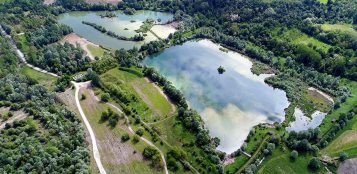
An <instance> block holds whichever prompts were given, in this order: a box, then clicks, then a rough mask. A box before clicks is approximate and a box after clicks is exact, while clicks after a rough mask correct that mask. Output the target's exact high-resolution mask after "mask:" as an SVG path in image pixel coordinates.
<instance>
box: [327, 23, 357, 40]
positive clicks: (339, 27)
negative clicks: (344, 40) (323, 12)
mask: <svg viewBox="0 0 357 174" xmlns="http://www.w3.org/2000/svg"><path fill="white" fill-rule="evenodd" d="M321 28H322V29H323V30H325V31H337V32H342V33H346V34H348V35H350V36H352V37H355V38H357V31H356V30H355V29H353V28H352V25H350V24H322V25H321Z"/></svg>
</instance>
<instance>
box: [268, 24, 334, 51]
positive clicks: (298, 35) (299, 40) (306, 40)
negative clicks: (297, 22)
mask: <svg viewBox="0 0 357 174" xmlns="http://www.w3.org/2000/svg"><path fill="white" fill-rule="evenodd" d="M277 31H278V30H274V31H273V35H274V36H275V37H276V38H279V39H283V40H286V41H289V42H290V43H292V44H294V45H299V44H303V45H309V44H311V45H312V46H314V47H316V48H317V49H321V50H323V51H325V52H327V51H328V49H330V48H331V45H328V44H326V43H323V42H321V41H319V40H317V39H315V38H313V37H310V36H308V35H307V34H305V33H303V32H301V31H300V30H298V29H295V28H293V29H288V30H286V31H284V32H283V33H282V34H278V32H277Z"/></svg>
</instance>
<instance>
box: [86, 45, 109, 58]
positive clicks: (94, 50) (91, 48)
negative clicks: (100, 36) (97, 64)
mask: <svg viewBox="0 0 357 174" xmlns="http://www.w3.org/2000/svg"><path fill="white" fill-rule="evenodd" d="M87 48H88V50H89V51H90V52H91V53H92V55H93V56H96V57H102V56H103V55H104V52H105V50H104V49H103V48H100V47H96V46H93V45H91V44H88V45H87Z"/></svg>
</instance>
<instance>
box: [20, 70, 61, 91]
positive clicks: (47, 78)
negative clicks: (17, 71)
mask: <svg viewBox="0 0 357 174" xmlns="http://www.w3.org/2000/svg"><path fill="white" fill-rule="evenodd" d="M21 74H23V75H26V76H28V77H31V78H32V79H35V80H36V81H37V82H38V83H39V84H40V85H43V86H45V87H46V88H47V89H50V90H51V89H54V82H55V81H56V80H57V78H56V77H54V76H51V75H48V74H45V73H41V72H38V71H36V70H34V69H32V68H30V67H28V66H27V65H25V66H23V67H22V69H21Z"/></svg>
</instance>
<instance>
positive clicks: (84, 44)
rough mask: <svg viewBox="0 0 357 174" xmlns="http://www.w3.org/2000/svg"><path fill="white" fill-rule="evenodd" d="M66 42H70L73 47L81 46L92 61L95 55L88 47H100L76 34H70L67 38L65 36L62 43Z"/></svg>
mask: <svg viewBox="0 0 357 174" xmlns="http://www.w3.org/2000/svg"><path fill="white" fill-rule="evenodd" d="M65 42H68V43H70V44H72V45H75V46H76V45H77V44H79V46H80V47H81V48H82V49H83V50H84V52H85V53H86V56H88V57H89V58H90V59H91V60H94V55H93V54H92V53H91V52H90V51H89V49H88V47H87V46H88V45H92V46H95V47H99V45H96V44H94V43H92V42H90V41H88V40H87V39H85V38H82V37H80V36H78V35H77V34H75V33H71V34H68V35H67V36H65V37H64V38H63V39H62V41H61V43H62V44H63V43H65Z"/></svg>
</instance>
